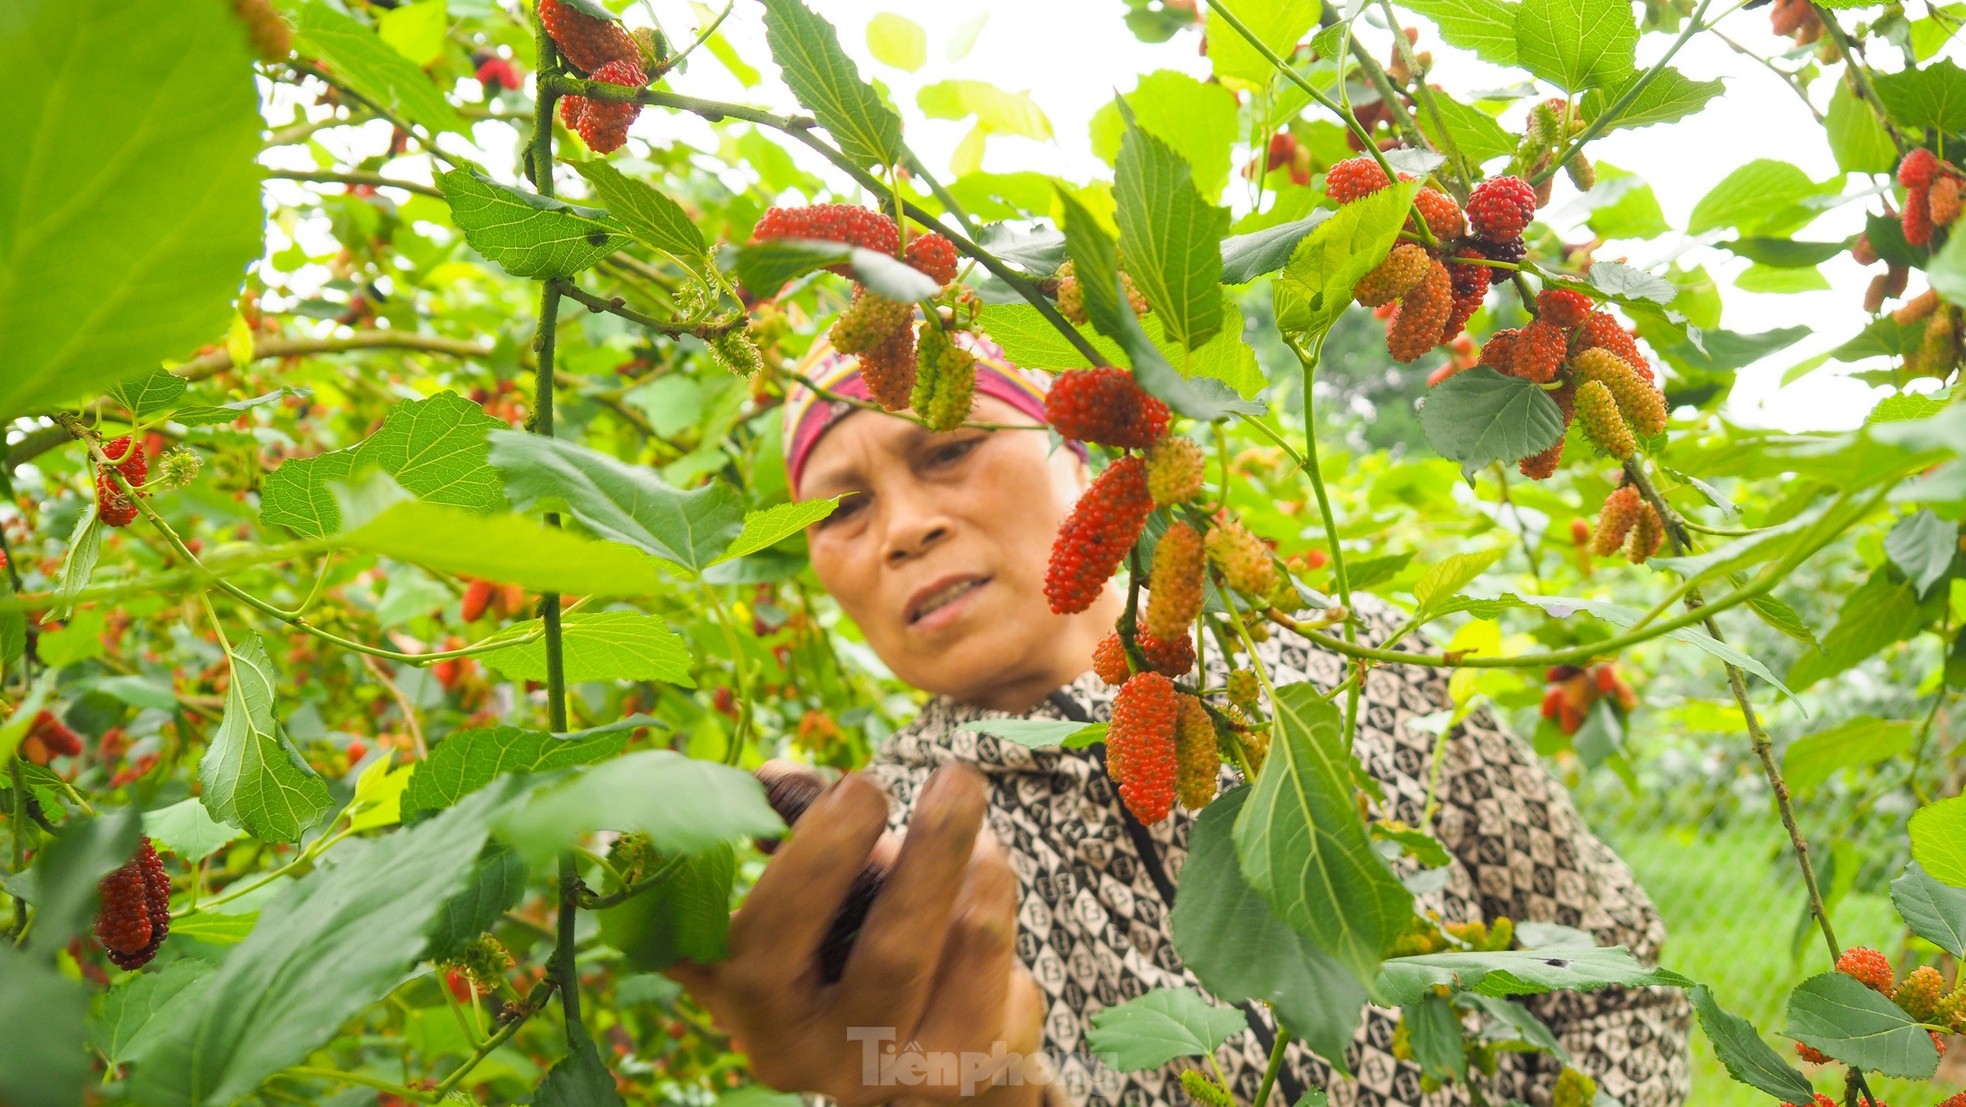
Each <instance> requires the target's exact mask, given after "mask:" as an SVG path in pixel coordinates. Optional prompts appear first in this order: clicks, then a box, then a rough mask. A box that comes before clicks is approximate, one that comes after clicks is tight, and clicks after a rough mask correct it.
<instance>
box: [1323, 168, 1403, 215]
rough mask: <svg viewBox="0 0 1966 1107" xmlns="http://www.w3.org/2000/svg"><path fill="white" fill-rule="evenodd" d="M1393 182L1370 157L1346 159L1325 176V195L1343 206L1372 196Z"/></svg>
mask: <svg viewBox="0 0 1966 1107" xmlns="http://www.w3.org/2000/svg"><path fill="white" fill-rule="evenodd" d="M1391 183H1392V182H1391V181H1390V180H1388V179H1387V177H1386V171H1385V170H1384V169H1381V168H1379V163H1378V162H1377V161H1375V160H1373V159H1372V158H1369V157H1358V158H1346V159H1345V160H1344V161H1341V162H1339V163H1338V164H1336V165H1334V166H1332V167H1331V169H1330V170H1329V171H1328V172H1326V173H1325V175H1324V192H1325V195H1327V196H1329V197H1331V198H1332V199H1333V200H1336V201H1338V202H1339V203H1341V204H1349V203H1351V202H1352V201H1353V200H1358V199H1363V198H1364V197H1367V196H1370V195H1372V194H1373V193H1375V192H1377V191H1379V190H1380V189H1382V188H1384V187H1386V186H1387V185H1389V184H1391Z"/></svg>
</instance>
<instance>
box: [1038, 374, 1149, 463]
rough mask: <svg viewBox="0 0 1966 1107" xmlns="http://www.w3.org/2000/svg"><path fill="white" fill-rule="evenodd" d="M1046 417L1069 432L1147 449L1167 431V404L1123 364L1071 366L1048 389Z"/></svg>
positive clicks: (1107, 443)
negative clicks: (1075, 367) (1148, 390)
mask: <svg viewBox="0 0 1966 1107" xmlns="http://www.w3.org/2000/svg"><path fill="white" fill-rule="evenodd" d="M1044 417H1045V421H1046V422H1048V423H1050V424H1051V425H1052V427H1053V429H1055V430H1057V431H1058V433H1059V434H1060V435H1062V436H1064V437H1066V438H1075V439H1078V440H1079V441H1081V442H1097V443H1099V444H1100V445H1102V446H1118V447H1122V448H1126V449H1135V450H1142V449H1146V448H1147V447H1148V446H1151V445H1153V444H1154V443H1155V442H1156V441H1158V440H1159V439H1160V437H1161V435H1162V434H1164V433H1166V431H1167V417H1168V411H1167V405H1166V404H1164V403H1161V402H1160V401H1159V400H1158V399H1156V398H1154V397H1153V396H1151V395H1148V394H1147V392H1145V391H1144V390H1142V389H1141V387H1140V386H1139V385H1138V384H1135V383H1134V381H1133V374H1131V373H1129V372H1127V371H1126V370H1124V369H1113V368H1101V369H1071V370H1067V371H1066V372H1063V373H1060V374H1058V379H1057V380H1055V381H1053V382H1052V384H1051V391H1050V392H1048V393H1046V394H1045V398H1044Z"/></svg>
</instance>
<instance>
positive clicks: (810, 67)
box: [764, 0, 901, 167]
mask: <svg viewBox="0 0 1966 1107" xmlns="http://www.w3.org/2000/svg"><path fill="white" fill-rule="evenodd" d="M764 7H765V43H766V45H768V46H769V47H770V48H771V56H772V60H773V61H776V62H777V63H778V67H779V69H780V70H781V71H782V72H783V73H784V76H785V84H786V85H787V86H788V87H789V88H791V90H792V95H794V96H796V97H798V100H799V103H801V104H803V105H805V107H806V109H807V110H808V111H810V112H812V114H813V115H814V116H815V117H816V118H817V119H818V120H819V125H820V126H822V127H824V128H826V130H827V133H829V134H831V135H832V136H833V138H834V140H835V141H837V142H838V143H839V144H840V152H841V153H843V154H845V155H846V156H847V157H848V158H850V159H852V160H853V162H854V163H855V164H857V165H860V166H873V167H880V166H889V165H894V164H895V163H897V162H899V161H900V160H901V117H900V116H898V115H896V114H895V113H894V109H893V108H890V107H888V106H887V103H886V102H885V101H883V100H882V99H881V97H880V94H879V93H877V92H875V91H874V89H873V86H871V85H869V84H868V83H867V82H866V81H865V80H864V79H863V78H862V77H861V76H860V71H859V70H858V69H857V68H855V66H854V64H853V59H851V58H849V57H847V55H846V51H844V50H842V49H840V36H839V32H838V31H836V30H834V29H833V25H832V24H831V23H828V22H827V21H826V20H825V19H823V18H821V17H819V16H817V15H815V14H813V12H812V10H811V9H810V8H808V7H806V6H805V4H804V3H802V2H801V0H764Z"/></svg>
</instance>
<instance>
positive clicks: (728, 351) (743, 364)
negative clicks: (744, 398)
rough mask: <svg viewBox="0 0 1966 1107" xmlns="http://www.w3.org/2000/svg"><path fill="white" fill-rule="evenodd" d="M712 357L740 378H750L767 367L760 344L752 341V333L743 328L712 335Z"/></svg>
mask: <svg viewBox="0 0 1966 1107" xmlns="http://www.w3.org/2000/svg"><path fill="white" fill-rule="evenodd" d="M710 357H711V358H712V359H714V360H715V361H716V363H717V364H718V365H721V366H723V367H724V368H725V369H727V370H729V371H730V372H732V373H735V374H737V375H738V376H740V377H748V376H750V375H751V374H753V373H755V372H757V371H758V370H760V369H762V368H764V367H765V359H764V356H763V355H761V354H760V353H758V344H757V343H756V342H755V341H753V340H752V338H751V333H750V331H748V330H746V329H745V328H743V327H733V328H731V329H730V330H727V331H725V332H723V333H722V334H718V335H712V336H711V338H710Z"/></svg>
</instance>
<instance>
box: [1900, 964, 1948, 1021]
mask: <svg viewBox="0 0 1966 1107" xmlns="http://www.w3.org/2000/svg"><path fill="white" fill-rule="evenodd" d="M1945 989H1946V978H1945V977H1943V976H1941V975H1939V970H1937V969H1935V968H1933V967H1932V966H1930V965H1921V966H1919V967H1918V968H1915V969H1913V970H1911V972H1909V973H1906V974H1905V978H1904V981H1903V982H1902V983H1900V984H1899V985H1898V989H1897V991H1894V992H1892V993H1891V1001H1892V1002H1893V1003H1896V1004H1897V1005H1898V1006H1899V1007H1900V1008H1903V1010H1904V1013H1905V1014H1907V1015H1910V1016H1911V1017H1912V1018H1914V1019H1917V1020H1918V1021H1919V1022H1929V1023H1937V1022H1938V1021H1939V1019H1938V1014H1939V1001H1940V999H1941V998H1942V996H1943V995H1944V993H1945Z"/></svg>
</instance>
